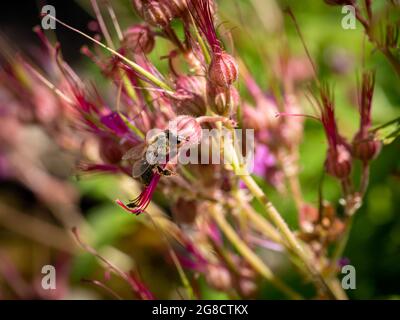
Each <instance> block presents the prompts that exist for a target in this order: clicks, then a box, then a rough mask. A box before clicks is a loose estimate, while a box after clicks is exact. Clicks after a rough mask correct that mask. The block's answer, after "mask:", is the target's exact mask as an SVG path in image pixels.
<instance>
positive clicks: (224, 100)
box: [188, 0, 239, 116]
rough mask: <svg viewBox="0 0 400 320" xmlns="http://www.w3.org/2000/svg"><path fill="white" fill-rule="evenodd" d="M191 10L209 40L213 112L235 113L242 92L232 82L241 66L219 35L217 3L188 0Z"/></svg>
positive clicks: (209, 93)
mask: <svg viewBox="0 0 400 320" xmlns="http://www.w3.org/2000/svg"><path fill="white" fill-rule="evenodd" d="M188 4H189V10H190V13H191V14H192V16H193V18H194V21H195V22H196V25H197V27H198V28H199V30H200V31H201V32H202V34H203V35H204V37H205V39H206V40H207V43H208V47H209V49H210V52H211V63H210V65H209V66H208V69H207V98H208V104H209V106H210V108H211V109H212V111H214V112H215V113H216V114H219V115H223V116H230V115H232V114H234V113H235V111H236V108H237V106H238V104H239V102H238V100H239V94H238V93H237V90H236V88H235V87H233V84H234V83H235V82H236V80H237V79H238V76H239V67H238V65H237V62H236V60H235V58H234V57H233V56H231V55H230V54H229V53H227V52H226V51H225V50H224V49H223V48H222V45H221V42H220V41H219V39H218V38H217V33H216V30H215V26H214V19H213V14H214V11H215V9H214V6H213V1H211V0H199V1H196V0H189V1H188Z"/></svg>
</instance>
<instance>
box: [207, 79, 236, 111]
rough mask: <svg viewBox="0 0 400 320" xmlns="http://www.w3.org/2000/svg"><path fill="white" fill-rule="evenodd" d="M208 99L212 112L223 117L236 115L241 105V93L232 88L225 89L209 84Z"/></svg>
mask: <svg viewBox="0 0 400 320" xmlns="http://www.w3.org/2000/svg"><path fill="white" fill-rule="evenodd" d="M207 99H208V104H209V106H210V107H211V110H212V111H214V112H215V113H216V114H219V115H221V116H229V115H232V114H234V113H235V112H236V109H237V107H238V105H239V93H238V91H237V90H236V88H235V87H232V86H231V87H228V88H224V87H217V86H213V85H210V84H208V85H207Z"/></svg>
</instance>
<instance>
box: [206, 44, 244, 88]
mask: <svg viewBox="0 0 400 320" xmlns="http://www.w3.org/2000/svg"><path fill="white" fill-rule="evenodd" d="M208 76H209V79H210V81H211V83H212V84H213V85H216V86H219V87H229V86H230V85H231V84H233V83H234V82H235V81H236V80H237V78H238V76H239V67H238V65H237V63H236V61H235V59H234V58H233V57H232V56H231V55H230V54H228V53H226V52H224V51H222V52H219V53H216V54H215V55H214V57H213V59H212V61H211V64H210V67H209V69H208Z"/></svg>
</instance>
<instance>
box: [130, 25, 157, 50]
mask: <svg viewBox="0 0 400 320" xmlns="http://www.w3.org/2000/svg"><path fill="white" fill-rule="evenodd" d="M123 45H124V47H126V48H127V49H129V50H131V51H132V52H133V53H145V54H148V53H150V52H151V51H153V49H154V45H155V41H154V35H153V32H152V31H151V30H150V28H149V27H148V26H146V25H143V24H138V25H134V26H132V27H129V28H128V29H127V30H126V31H125V33H124V40H123Z"/></svg>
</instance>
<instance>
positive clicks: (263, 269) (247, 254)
mask: <svg viewBox="0 0 400 320" xmlns="http://www.w3.org/2000/svg"><path fill="white" fill-rule="evenodd" d="M211 214H212V216H213V218H214V220H215V221H216V222H217V224H218V226H219V227H220V229H221V230H222V232H223V233H224V234H225V236H226V237H227V238H228V239H229V241H230V242H231V243H232V244H233V245H234V246H235V248H236V249H237V250H238V251H239V252H240V254H241V255H242V256H243V257H244V258H245V259H246V260H247V262H248V263H249V264H250V265H251V266H252V267H253V268H254V270H256V271H257V272H258V273H259V274H260V275H261V276H263V277H264V278H265V279H267V280H268V281H269V282H271V283H272V284H273V285H274V286H275V287H276V288H277V289H279V290H281V291H282V292H284V293H285V294H286V295H287V296H288V297H290V298H292V299H296V300H299V299H301V296H300V295H299V294H298V293H297V292H295V291H293V289H291V288H290V287H288V286H287V285H286V284H285V283H284V282H282V280H280V279H279V278H277V277H276V276H274V274H273V273H272V271H271V269H270V268H269V267H268V266H267V265H266V264H265V263H264V262H263V261H262V260H261V259H260V258H259V257H258V256H257V255H256V254H255V253H254V252H253V251H252V250H251V249H250V248H249V247H248V246H247V245H246V244H245V243H244V242H243V241H242V240H241V239H240V237H239V236H238V235H237V233H236V232H235V230H234V229H233V228H232V227H231V226H230V225H229V223H228V222H227V221H226V220H225V218H224V216H223V214H222V213H221V212H219V211H217V210H215V208H213V209H212V210H211Z"/></svg>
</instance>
